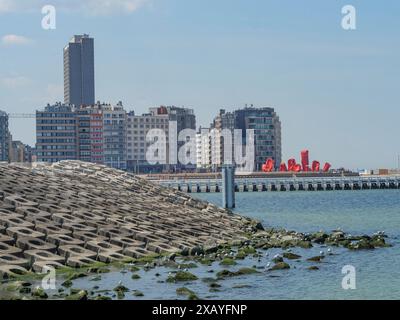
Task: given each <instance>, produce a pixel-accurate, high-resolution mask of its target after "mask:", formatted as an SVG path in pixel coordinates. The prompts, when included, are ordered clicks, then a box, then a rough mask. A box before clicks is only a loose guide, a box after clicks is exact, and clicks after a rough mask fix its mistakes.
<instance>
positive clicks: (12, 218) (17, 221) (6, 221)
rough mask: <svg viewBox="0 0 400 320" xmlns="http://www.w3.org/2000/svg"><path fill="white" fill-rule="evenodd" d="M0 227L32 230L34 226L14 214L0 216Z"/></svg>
mask: <svg viewBox="0 0 400 320" xmlns="http://www.w3.org/2000/svg"><path fill="white" fill-rule="evenodd" d="M0 225H2V226H3V227H6V228H9V227H24V228H31V229H32V228H33V227H34V225H33V224H32V223H30V222H29V221H26V220H25V219H24V217H23V216H21V215H18V214H14V215H9V216H5V217H2V216H0Z"/></svg>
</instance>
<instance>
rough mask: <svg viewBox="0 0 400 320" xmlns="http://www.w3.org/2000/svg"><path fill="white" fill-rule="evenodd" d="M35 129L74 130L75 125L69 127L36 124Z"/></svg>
mask: <svg viewBox="0 0 400 320" xmlns="http://www.w3.org/2000/svg"><path fill="white" fill-rule="evenodd" d="M36 129H37V130H47V131H49V130H64V131H67V130H69V131H75V129H76V127H70V126H57V127H52V126H38V127H36Z"/></svg>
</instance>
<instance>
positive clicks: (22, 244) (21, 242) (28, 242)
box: [16, 237, 57, 253]
mask: <svg viewBox="0 0 400 320" xmlns="http://www.w3.org/2000/svg"><path fill="white" fill-rule="evenodd" d="M16 246H17V247H18V248H20V249H21V250H23V251H26V250H41V251H49V252H52V253H56V251H57V247H56V246H55V245H54V244H51V243H48V242H46V241H43V240H41V239H38V238H29V237H27V238H19V239H18V240H17V244H16Z"/></svg>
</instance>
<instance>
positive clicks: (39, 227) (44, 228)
mask: <svg viewBox="0 0 400 320" xmlns="http://www.w3.org/2000/svg"><path fill="white" fill-rule="evenodd" d="M35 230H36V231H39V232H42V233H44V234H45V235H46V236H49V235H52V234H56V235H66V236H71V235H72V231H71V230H67V229H62V228H61V227H60V226H57V225H51V224H44V223H43V224H36V226H35Z"/></svg>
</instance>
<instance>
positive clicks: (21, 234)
mask: <svg viewBox="0 0 400 320" xmlns="http://www.w3.org/2000/svg"><path fill="white" fill-rule="evenodd" d="M6 232H7V234H8V235H9V236H10V237H13V238H14V239H18V238H25V237H31V238H39V239H42V240H44V238H45V237H46V236H45V234H44V233H41V232H38V231H35V230H32V229H29V228H24V227H10V228H8V229H7V231H6Z"/></svg>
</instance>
